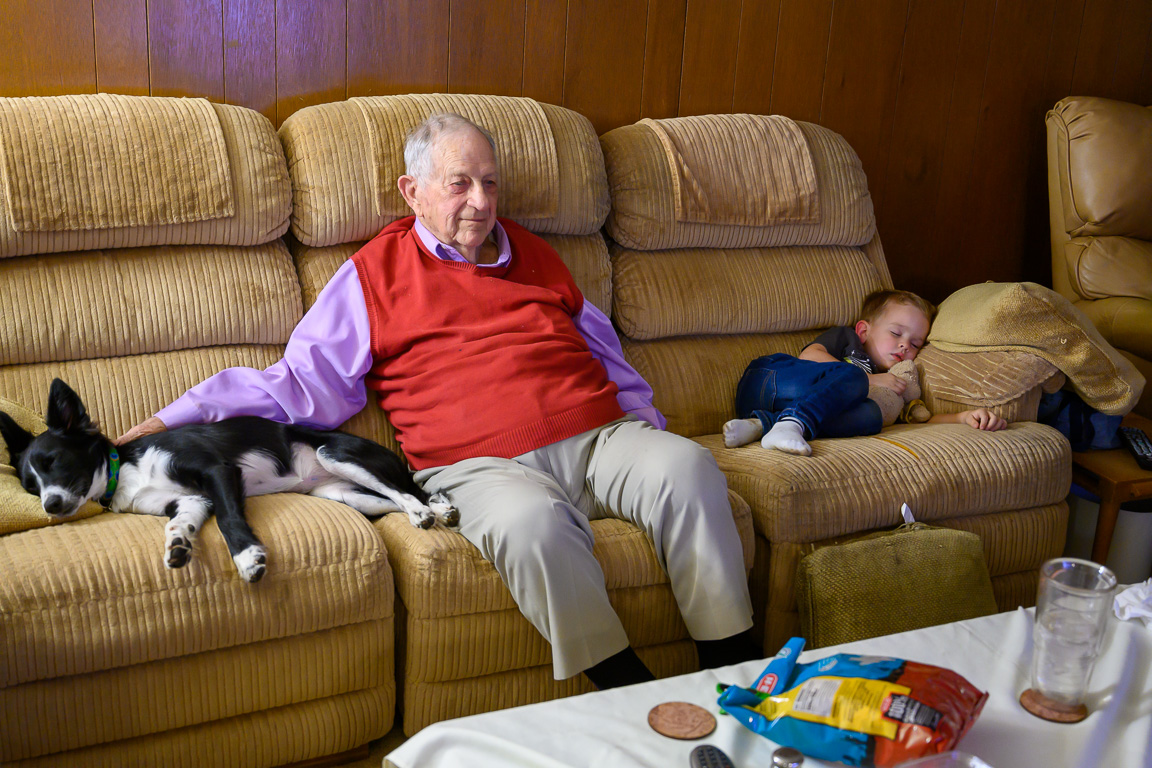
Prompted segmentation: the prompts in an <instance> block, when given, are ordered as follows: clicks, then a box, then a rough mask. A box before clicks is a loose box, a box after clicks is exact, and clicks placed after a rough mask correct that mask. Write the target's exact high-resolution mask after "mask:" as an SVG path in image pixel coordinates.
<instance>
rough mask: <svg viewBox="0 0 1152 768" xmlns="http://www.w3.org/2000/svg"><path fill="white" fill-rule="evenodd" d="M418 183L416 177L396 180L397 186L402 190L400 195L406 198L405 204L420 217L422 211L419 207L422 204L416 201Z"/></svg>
mask: <svg viewBox="0 0 1152 768" xmlns="http://www.w3.org/2000/svg"><path fill="white" fill-rule="evenodd" d="M417 183H418V182H417V181H416V177H415V176H401V177H400V178H398V179H396V186H397V187H398V188H399V189H400V194H401V195H402V196H403V197H404V202H406V203H408V207H409V208H411V209H412V212H413V213H414V214H416V215H417V216H419V215H420V211H418V210H417V207H418V206H419V205H420V204H419V203H418V202H417V201H416V186H417Z"/></svg>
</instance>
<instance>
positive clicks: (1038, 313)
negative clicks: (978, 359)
mask: <svg viewBox="0 0 1152 768" xmlns="http://www.w3.org/2000/svg"><path fill="white" fill-rule="evenodd" d="M928 341H929V342H930V343H931V344H933V345H935V346H938V347H939V348H940V349H942V350H944V351H945V352H980V351H984V350H989V349H993V350H1018V351H1024V352H1031V353H1032V354H1034V355H1037V356H1038V357H1042V358H1044V359H1045V360H1047V361H1048V362H1050V363H1051V364H1052V365H1055V366H1056V367H1057V368H1059V369H1060V370H1061V371H1063V372H1064V373H1065V374H1066V375H1067V376H1068V380H1069V382H1070V383H1071V384H1072V387H1073V389H1075V390H1076V393H1077V394H1079V395H1080V397H1082V398H1083V399H1084V401H1085V402H1086V403H1088V405H1090V406H1092V407H1093V408H1095V409H1096V410H1098V411H1102V412H1104V413H1109V414H1124V413H1128V412H1129V411H1130V410H1132V407H1133V406H1134V405H1135V404H1136V401H1137V400H1139V399H1140V393H1141V392H1143V391H1144V383H1145V382H1144V377H1143V376H1141V375H1140V373H1139V372H1138V371H1137V370H1136V368H1135V367H1133V365H1132V363H1131V362H1129V361H1128V359H1127V358H1125V357H1124V356H1123V355H1121V354H1120V353H1119V352H1117V351H1116V350H1115V349H1114V348H1113V347H1112V346H1111V345H1110V344H1109V343H1108V342H1107V341H1105V340H1104V337H1103V336H1101V335H1100V332H1099V331H1097V330H1096V328H1095V326H1093V325H1092V321H1091V320H1089V319H1088V317H1087V316H1085V315H1084V313H1083V312H1081V311H1080V310H1079V309H1077V308H1076V307H1075V306H1073V304H1072V303H1071V302H1070V301H1068V299H1066V298H1064V297H1063V296H1061V295H1060V294H1058V293H1056V292H1055V291H1053V290H1051V289H1050V288H1045V287H1044V286H1042V285H1039V284H1037V283H978V284H976V285H970V286H967V287H965V288H961V289H960V290H958V291H956V292H955V293H953V294H952V295H951V296H949V297H948V298H946V299H945V300H944V301H943V302H942V303H941V304H940V309H939V312H938V313H937V315H936V320H935V322H933V324H932V331H931V332H930V333H929V334H928Z"/></svg>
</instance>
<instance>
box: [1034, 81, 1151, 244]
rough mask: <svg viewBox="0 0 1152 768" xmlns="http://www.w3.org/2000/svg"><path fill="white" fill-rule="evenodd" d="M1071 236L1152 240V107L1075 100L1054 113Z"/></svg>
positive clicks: (1058, 106) (1087, 98)
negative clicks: (1150, 170)
mask: <svg viewBox="0 0 1152 768" xmlns="http://www.w3.org/2000/svg"><path fill="white" fill-rule="evenodd" d="M1048 120H1049V121H1055V122H1056V126H1057V130H1058V131H1060V132H1061V133H1062V134H1063V135H1064V136H1065V137H1066V139H1065V140H1064V141H1060V142H1059V143H1058V145H1057V146H1058V153H1059V154H1058V158H1057V162H1056V170H1057V173H1058V176H1059V185H1060V189H1061V198H1062V200H1063V206H1064V226H1065V228H1066V230H1067V232H1068V234H1070V235H1073V236H1081V235H1120V236H1127V237H1139V238H1141V239H1144V240H1152V174H1149V173H1148V168H1149V167H1152V107H1142V106H1140V105H1139V104H1128V103H1125V102H1122V101H1114V100H1112V99H1102V98H1098V97H1092V96H1075V97H1072V98H1068V99H1062V100H1061V101H1060V102H1058V103H1057V104H1056V106H1054V107H1053V108H1052V110H1051V111H1050V112H1049V113H1048Z"/></svg>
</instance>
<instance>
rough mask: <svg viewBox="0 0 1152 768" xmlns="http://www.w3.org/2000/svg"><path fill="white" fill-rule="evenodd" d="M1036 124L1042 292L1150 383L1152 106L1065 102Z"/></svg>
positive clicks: (1143, 406) (1151, 395)
mask: <svg viewBox="0 0 1152 768" xmlns="http://www.w3.org/2000/svg"><path fill="white" fill-rule="evenodd" d="M1046 122H1047V124H1048V204H1049V217H1050V221H1051V236H1052V287H1053V288H1055V289H1056V290H1057V291H1058V292H1059V293H1061V294H1063V295H1064V296H1066V297H1068V299H1070V300H1071V301H1072V302H1074V303H1075V304H1076V306H1077V307H1079V308H1080V309H1081V310H1083V311H1084V312H1085V314H1087V315H1088V317H1089V318H1091V319H1092V322H1093V323H1095V325H1096V328H1097V329H1099V331H1100V333H1101V334H1103V336H1104V338H1105V339H1107V340H1108V341H1109V342H1110V343H1111V344H1112V346H1114V347H1116V349H1118V350H1120V352H1121V353H1123V354H1124V356H1125V357H1127V358H1129V359H1130V360H1131V361H1132V362H1133V363H1134V364H1135V366H1136V367H1137V369H1139V370H1140V372H1141V373H1142V374H1144V377H1145V378H1146V379H1152V107H1142V106H1140V105H1138V104H1128V103H1125V102H1121V101H1113V100H1111V99H1101V98H1096V97H1090V96H1073V97H1069V98H1067V99H1063V100H1061V101H1060V102H1058V103H1057V104H1056V106H1055V107H1053V108H1052V109H1051V111H1049V112H1048V115H1047V118H1046ZM1135 410H1136V411H1137V412H1138V413H1141V414H1143V415H1144V416H1148V417H1152V387H1148V388H1146V389H1145V391H1144V395H1143V396H1142V397H1141V399H1140V401H1139V403H1137V405H1136V408H1135Z"/></svg>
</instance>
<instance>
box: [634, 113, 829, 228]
mask: <svg viewBox="0 0 1152 768" xmlns="http://www.w3.org/2000/svg"><path fill="white" fill-rule="evenodd" d="M640 124H641V125H646V126H648V127H649V128H650V129H651V130H652V131H653V132H654V133H655V134H656V138H658V139H660V143H661V144H662V145H663V146H664V151H665V154H666V156H667V161H668V169H669V173H670V176H671V178H672V202H673V206H674V208H675V210H676V220H677V221H694V222H698V223H704V224H735V225H737V226H749V227H768V226H774V225H776V224H787V223H802V224H815V223H816V222H818V221H820V201H819V198H818V197H817V195H816V169H815V168H814V167H813V165H812V155H811V153H810V152H809V151H808V142H807V141H805V140H804V134H803V133H801V131H800V128H799V126H797V125H796V122H795V121H794V120H792V119H791V118H787V117H781V116H780V115H728V114H724V115H693V116H690V117H673V118H667V119H662V120H652V119H650V118H645V119H643V120H641V121H640Z"/></svg>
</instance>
